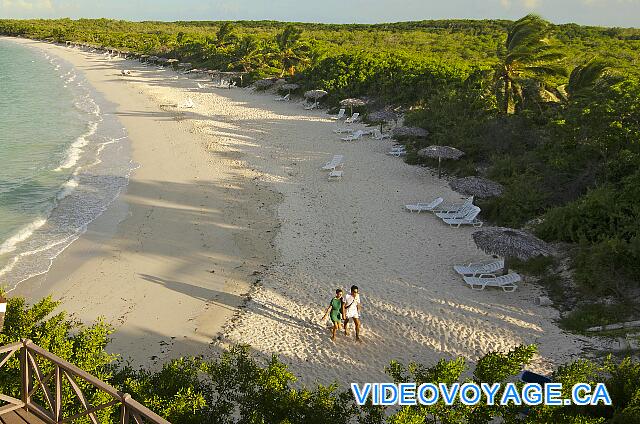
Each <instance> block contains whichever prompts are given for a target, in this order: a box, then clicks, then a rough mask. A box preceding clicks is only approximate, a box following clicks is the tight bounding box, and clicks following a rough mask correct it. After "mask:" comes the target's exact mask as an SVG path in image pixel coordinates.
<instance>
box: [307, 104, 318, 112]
mask: <svg viewBox="0 0 640 424" xmlns="http://www.w3.org/2000/svg"><path fill="white" fill-rule="evenodd" d="M317 107H318V103H314V104H312V105H309V106H305V107H304V109H305V110H313V109H315V108H317Z"/></svg>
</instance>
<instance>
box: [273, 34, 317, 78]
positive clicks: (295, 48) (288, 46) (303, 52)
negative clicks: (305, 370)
mask: <svg viewBox="0 0 640 424" xmlns="http://www.w3.org/2000/svg"><path fill="white" fill-rule="evenodd" d="M301 35H302V30H301V29H299V28H296V27H295V26H293V25H287V26H286V27H285V28H284V30H282V32H281V33H279V34H277V35H276V46H277V48H278V51H277V52H276V53H275V55H276V58H277V59H278V61H279V62H280V65H281V68H282V72H281V73H280V76H281V77H283V76H284V74H285V73H286V72H289V74H290V75H293V74H294V73H295V71H296V67H297V66H298V65H300V64H301V63H306V62H308V61H309V59H308V54H309V46H308V45H307V44H305V43H302V42H301V41H300V38H301Z"/></svg>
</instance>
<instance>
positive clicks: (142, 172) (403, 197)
mask: <svg viewBox="0 0 640 424" xmlns="http://www.w3.org/2000/svg"><path fill="white" fill-rule="evenodd" d="M33 43H35V42H33ZM44 45H45V46H50V45H47V44H44ZM51 48H52V49H60V50H62V51H64V52H66V53H65V54H67V55H70V56H73V55H78V56H82V55H87V56H88V57H90V59H87V60H89V61H91V60H94V61H96V62H95V63H96V64H97V65H101V66H103V68H102V71H103V73H104V71H107V72H111V74H110V77H109V78H106V77H105V76H104V75H103V76H102V77H101V78H103V79H108V80H111V84H112V85H111V86H109V87H113V90H119V91H120V92H121V93H120V94H121V95H122V96H123V98H124V99H126V100H127V101H130V102H131V105H134V106H137V108H133V107H129V108H128V109H127V110H125V108H123V107H122V106H120V107H119V110H118V113H119V114H120V117H121V119H122V120H123V124H125V127H127V128H128V129H129V126H130V125H131V126H132V128H131V129H130V130H129V136H130V138H131V144H132V148H133V154H134V160H136V155H138V157H139V158H141V159H144V160H146V161H147V162H146V164H147V166H144V165H145V164H144V163H143V164H142V165H143V166H142V167H141V168H140V169H138V170H137V171H136V172H134V174H133V175H132V177H131V181H130V185H129V187H128V189H127V193H125V194H124V195H123V196H122V197H121V199H122V201H123V202H124V204H120V203H119V207H118V208H117V209H116V208H112V209H110V211H108V212H107V213H105V215H103V217H101V218H100V221H101V222H98V220H97V221H96V222H95V224H94V225H93V228H95V229H96V230H95V231H92V232H90V231H87V235H86V236H85V237H84V238H83V239H82V243H83V244H82V245H80V244H78V242H76V244H74V245H73V246H72V248H74V251H75V252H76V253H75V254H74V255H71V253H69V254H68V257H69V258H72V257H75V259H76V260H77V262H76V263H75V264H74V266H77V267H78V269H76V270H75V271H74V273H72V276H71V277H65V275H64V272H65V270H64V267H62V266H59V267H58V269H59V271H58V272H59V274H57V275H58V276H57V277H56V278H57V279H58V280H59V281H62V280H66V281H64V282H60V283H58V284H57V285H56V287H55V292H56V293H63V294H64V295H65V297H64V303H63V306H64V308H65V309H68V310H69V309H70V308H69V306H68V305H71V306H72V308H71V310H72V311H73V312H76V313H78V312H81V314H79V316H80V317H81V318H82V319H83V320H85V318H86V317H90V316H92V317H93V318H95V315H97V312H98V311H102V310H105V308H106V306H105V301H114V302H116V303H117V304H118V305H119V308H118V311H119V314H115V313H114V314H111V317H112V319H115V320H116V322H118V323H119V322H120V321H118V320H119V319H120V320H121V321H122V323H121V325H120V329H121V330H122V329H126V331H128V334H126V336H127V337H129V339H128V340H127V339H126V337H124V338H123V337H122V332H121V333H120V338H118V337H119V336H118V333H116V337H115V341H114V343H113V345H112V346H111V349H112V350H113V349H114V348H115V349H116V350H120V351H127V352H128V351H134V352H136V343H135V342H137V341H138V339H139V340H143V341H144V342H145V343H147V341H151V343H147V344H148V345H151V344H153V343H155V342H157V346H154V347H149V346H147V348H146V349H142V348H138V350H137V353H138V354H139V355H138V357H139V358H144V357H145V355H146V358H147V361H148V358H149V357H152V356H155V357H156V359H154V360H153V361H156V360H157V359H166V358H168V357H173V356H175V355H178V354H192V353H194V352H195V353H201V352H203V351H204V350H206V349H207V346H208V345H209V344H210V342H211V340H212V339H215V338H217V337H218V334H220V339H219V341H218V342H216V343H214V344H213V345H212V348H213V349H217V348H223V347H225V346H228V345H232V344H235V343H247V344H250V345H251V346H252V348H253V349H254V350H255V351H256V352H258V353H261V354H264V355H270V354H272V353H275V354H278V355H279V356H280V359H281V360H282V361H283V362H285V363H286V364H287V365H289V366H290V367H291V371H292V372H293V373H294V374H295V375H296V376H298V377H299V378H300V381H301V382H304V383H307V384H312V383H314V382H319V383H324V384H326V383H330V382H332V381H338V382H340V383H345V382H349V381H384V380H385V378H386V377H385V375H384V372H383V370H384V367H385V366H387V365H388V364H389V362H390V361H391V360H398V361H401V362H405V363H407V362H410V361H415V362H420V363H424V364H433V363H435V362H436V361H437V360H439V359H442V358H445V359H450V358H453V357H457V356H463V357H465V358H467V359H469V360H470V361H474V360H476V359H477V358H478V357H479V356H482V355H483V354H485V353H487V352H489V351H492V350H500V351H505V350H508V349H511V348H513V347H515V346H516V345H518V344H528V343H536V344H538V345H539V355H538V356H537V358H536V359H535V361H534V363H533V364H532V367H531V369H533V370H537V371H541V372H545V371H546V370H549V369H550V368H551V367H552V366H554V365H557V364H559V363H563V362H567V361H569V360H571V359H573V358H574V357H575V356H576V355H579V354H581V353H582V352H583V351H584V350H585V349H588V348H590V347H592V346H593V345H595V344H597V342H595V341H594V339H589V338H586V337H582V336H577V335H573V334H568V333H565V332H564V331H562V330H560V329H559V328H558V326H557V325H556V324H555V320H556V319H557V317H558V312H557V311H556V310H555V309H553V308H550V307H540V306H536V305H535V304H534V302H533V299H534V298H535V297H537V296H539V295H540V294H541V288H539V287H538V286H534V285H531V284H527V282H526V281H525V282H524V283H523V284H520V286H519V288H518V290H517V291H516V292H513V293H503V292H502V291H500V290H484V291H475V290H471V289H470V288H468V287H467V286H466V285H465V284H464V283H463V282H462V281H461V279H460V278H459V277H458V276H457V275H455V273H454V272H453V271H452V265H454V264H460V263H468V262H472V261H479V260H487V259H488V257H487V255H485V254H483V253H482V252H480V251H479V250H478V249H477V248H476V247H475V244H474V243H473V241H472V238H471V234H472V233H473V231H475V229H474V228H459V229H453V228H449V227H448V226H445V225H443V224H442V222H439V221H438V220H436V219H434V217H433V216H431V215H429V214H410V213H408V212H406V211H404V210H403V208H402V205H404V204H407V203H411V202H415V201H425V200H430V199H433V198H434V197H438V196H442V197H444V198H445V199H447V200H448V201H456V200H458V199H459V198H460V195H458V194H457V193H455V192H453V191H452V190H451V189H450V188H449V187H448V185H447V183H446V180H444V179H443V180H439V179H438V178H437V177H435V176H434V175H433V172H432V171H430V170H428V169H426V168H421V167H416V166H411V165H408V164H406V163H404V161H402V160H400V159H397V158H392V157H390V156H389V155H386V154H385V153H386V152H388V150H389V148H390V145H391V143H390V142H389V141H381V142H378V141H373V140H369V139H366V140H363V141H359V142H356V143H343V142H341V141H339V138H338V137H337V136H336V135H335V134H333V132H332V131H331V129H332V125H335V124H334V121H331V120H330V119H328V117H327V115H326V114H325V113H324V111H304V110H302V109H301V108H300V106H299V105H297V104H295V103H294V102H291V103H287V102H274V101H273V97H274V96H273V95H272V94H269V93H267V94H260V93H255V92H252V91H249V90H243V89H233V90H215V89H210V88H207V89H204V90H198V89H197V88H196V82H197V81H196V80H194V79H189V78H187V77H184V76H180V75H178V74H176V73H173V72H171V71H167V70H158V69H156V68H155V67H145V66H142V65H141V64H139V63H137V62H132V61H126V62H125V61H120V60H114V61H107V60H106V59H103V60H100V58H99V57H94V56H91V55H89V54H86V53H82V52H79V51H78V50H72V49H67V48H65V47H61V46H52V47H51ZM91 58H92V59H91ZM78 60H79V59H78ZM125 67H126V69H131V70H132V76H131V77H124V78H123V77H120V76H117V75H113V74H114V72H115V71H119V70H120V69H124V68H125ZM91 72H95V73H97V74H98V76H99V75H102V74H100V69H94V70H91ZM114 78H115V79H114ZM105 83H106V81H105ZM187 98H192V99H193V102H194V104H195V106H194V108H192V109H177V110H173V111H167V110H162V109H161V108H160V105H163V104H181V103H183V102H184V101H185V100H186V99H187ZM134 127H136V128H137V131H133V132H135V134H132V130H133V128H134ZM142 127H143V128H142ZM134 137H135V138H134ZM149 137H153V141H149V139H148V138H149ZM157 146H161V147H160V148H158V147H157ZM165 149H169V150H170V153H167V152H165V151H164V150H165ZM334 154H344V155H345V161H346V164H345V173H344V177H343V179H342V180H340V181H335V182H328V181H327V178H326V174H325V173H324V172H322V171H321V170H320V167H321V166H322V164H323V163H325V162H326V161H327V160H329V159H330V158H331V156H332V155H334ZM194 162H196V163H197V164H196V165H194ZM173 165H175V166H183V167H187V168H188V177H189V178H184V176H183V178H182V180H181V181H180V184H174V183H169V181H170V180H171V176H172V173H171V172H170V171H171V167H172V166H173ZM194 167H195V168H194ZM192 168H194V169H192ZM196 170H197V171H199V172H201V173H200V174H197V175H194V174H195V173H196ZM152 174H153V175H155V178H154V177H153V175H152ZM148 191H151V192H152V194H153V195H152V196H151V195H149V194H148ZM185 191H189V192H190V193H189V194H185ZM212 196H213V197H215V199H213V198H212ZM194 198H195V199H198V201H197V202H195V201H192V200H191V199H194ZM201 202H202V203H201ZM127 208H128V210H126V209H127ZM117 211H120V212H119V213H120V214H121V216H124V217H125V219H124V220H123V221H122V222H121V223H120V224H114V223H115V222H116V221H117V220H118V218H117V216H116V215H117V213H116V212H117ZM163 212H164V214H163V216H162V218H161V219H158V214H160V213H163ZM112 213H113V214H114V215H111V214H112ZM108 214H109V215H108ZM202 215H205V218H203V217H202ZM109 217H111V218H110V219H111V221H110V222H111V225H115V226H116V227H117V232H116V236H114V237H110V236H108V234H107V233H108V231H106V232H104V233H102V232H101V231H99V225H102V224H104V225H107V224H106V223H103V222H102V221H109V219H108V218H109ZM213 218H215V220H214V219H213ZM198 219H200V220H199V221H197V223H198V225H196V227H198V228H199V230H198V231H193V230H194V228H192V227H190V226H181V224H182V223H183V222H184V221H190V220H198ZM192 224H194V223H192ZM107 226H108V225H107ZM174 227H179V228H174ZM204 227H206V228H207V231H208V232H207V234H216V236H218V237H220V238H215V239H210V237H204V239H200V237H201V235H200V234H201V233H202V231H203V230H202V228H204ZM93 228H90V230H93ZM183 230H184V231H183ZM187 230H189V231H187ZM131 233H133V234H131ZM189 234H192V235H193V236H194V237H195V238H193V239H190V237H189ZM134 235H135V236H134ZM102 237H104V239H103V238H102ZM167 237H168V238H170V239H171V241H172V242H173V244H178V246H174V245H171V246H165V248H166V249H165V250H162V249H158V248H156V247H155V246H153V245H152V244H151V243H152V242H153V241H154V240H155V242H157V243H165V242H166V240H164V239H165V238H167ZM225 237H227V238H225ZM114 240H115V241H114ZM127 240H128V241H129V242H130V244H127V243H125V241H127ZM169 247H171V249H169ZM72 248H70V249H72ZM174 251H178V252H182V253H183V254H184V255H183V257H182V258H181V259H182V260H181V261H176V260H175V258H171V253H172V252H174ZM211 253H214V254H213V255H212V254H211ZM83 255H86V256H91V257H90V258H87V259H85V257H84V256H83ZM92 255H93V256H92ZM131 257H133V258H134V259H135V260H132V259H131ZM170 258H171V260H173V267H172V268H171V269H167V267H165V266H164V264H163V263H162V261H165V260H169V259H170ZM190 261H195V262H197V264H198V266H199V267H200V269H199V270H198V271H196V270H194V269H193V268H192V267H191V266H189V265H191V264H186V263H187V262H190ZM68 263H71V262H68ZM205 264H206V266H205ZM91 267H94V269H91ZM202 268H205V269H202ZM74 269H75V268H74ZM142 269H145V270H146V269H155V270H157V271H158V272H159V273H163V274H166V275H172V276H173V277H171V278H169V277H166V276H158V275H153V274H150V273H149V271H144V272H142V271H141V270H142ZM96 270H97V271H96ZM114 270H115V271H114ZM210 270H214V271H215V273H213V274H210V273H209V272H208V271H210ZM96 272H107V273H109V272H111V273H113V274H114V276H115V277H117V278H112V279H111V280H113V279H115V280H116V281H118V285H116V286H114V287H113V289H110V288H109V287H107V288H105V287H102V286H101V283H104V282H109V281H111V280H110V279H109V278H107V277H105V276H100V277H97V278H94V277H95V275H94V274H95V273H96ZM201 273H205V274H207V275H204V276H203V275H201ZM222 273H225V278H223V279H219V278H220V276H221V274H222ZM51 275H54V274H51ZM80 277H83V278H82V279H81V281H80ZM51 279H52V280H53V279H54V278H53V277H51ZM214 279H215V281H213V280H214ZM225 279H226V280H227V281H224V280H225ZM69 280H75V282H73V281H69ZM122 281H126V282H128V283H123V282H122ZM227 282H230V284H229V285H228V286H225V284H226V283H227ZM130 283H134V284H135V286H134V287H130ZM215 284H217V286H214V285H215ZM352 284H357V285H358V286H359V287H360V291H361V293H362V298H363V339H364V340H365V342H364V343H363V344H361V345H358V344H355V343H354V342H352V341H351V340H349V339H346V338H345V337H344V336H342V335H340V336H339V337H338V340H337V342H336V343H335V344H334V343H331V342H330V341H329V335H330V333H329V331H328V328H327V327H326V325H325V323H321V322H320V321H319V318H320V316H321V315H322V312H323V308H324V307H325V305H326V304H328V301H329V299H330V298H331V297H332V295H333V290H335V288H336V287H343V288H348V287H349V286H350V285H352ZM115 289H117V290H119V291H125V292H126V295H127V296H130V297H126V296H125V297H121V296H120V293H119V292H118V293H114V291H117V290H115ZM160 290H162V292H161V293H158V291H160ZM94 291H97V293H96V292H94ZM83 296H86V299H88V300H85V298H84V297H83ZM146 296H154V299H156V300H157V307H156V308H150V307H147V306H145V305H144V304H141V303H145V302H147V301H148V300H147V299H146ZM166 296H169V297H170V298H171V299H165V297H166ZM120 297H121V300H119V299H120ZM129 299H133V300H131V301H130V300H129ZM176 302H191V303H189V304H190V305H196V307H201V308H202V310H200V315H198V316H199V318H196V317H194V316H192V315H190V312H189V311H190V310H189V308H187V307H184V306H183V305H181V306H180V307H178V308H175V309H176V310H175V312H176V314H175V315H176V317H178V318H182V319H183V321H182V322H181V323H180V325H178V323H173V322H171V320H167V319H166V317H164V316H163V317H159V316H158V310H160V311H163V312H164V311H167V310H170V308H172V307H173V306H175V305H176ZM128 303H132V304H133V305H134V306H135V308H134V310H133V311H131V312H130V311H128V310H127V309H126V306H127V304H128ZM240 306H241V308H240ZM240 309H241V310H242V314H238V312H239V310H240ZM82 314H84V315H82ZM185 319H186V322H184V320H185ZM145 320H153V323H148V322H145ZM194 320H196V321H197V324H193V321H194ZM167 325H169V327H171V328H170V329H166V328H165V326H167ZM195 328H198V329H199V330H198V331H197V332H195V331H194V332H193V333H192V334H190V335H189V336H185V337H183V334H179V332H180V331H187V330H194V329H195ZM203 328H204V329H205V330H201V329H203ZM172 331H173V333H171V332H172ZM203 332H206V334H205V335H203ZM196 333H197V334H196ZM172 334H178V335H175V336H172ZM171 337H176V339H177V338H178V337H180V338H181V339H180V340H179V341H178V342H180V343H179V344H178V342H176V341H175V340H176V339H173V338H171ZM182 339H186V340H182ZM160 342H162V343H164V344H161V343H160ZM172 343H173V344H172ZM152 351H153V352H156V353H152ZM157 352H160V353H159V354H158V353H157ZM153 361H152V362H153Z"/></svg>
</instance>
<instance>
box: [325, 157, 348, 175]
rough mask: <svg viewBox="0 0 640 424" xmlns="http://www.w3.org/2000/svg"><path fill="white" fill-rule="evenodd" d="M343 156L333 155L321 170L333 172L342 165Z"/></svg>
mask: <svg viewBox="0 0 640 424" xmlns="http://www.w3.org/2000/svg"><path fill="white" fill-rule="evenodd" d="M342 159H344V156H343V155H335V156H334V157H333V158H332V159H331V160H330V161H329V162H327V163H325V164H324V166H323V167H322V169H324V170H325V171H334V170H335V169H336V168H337V167H338V166H340V165H342Z"/></svg>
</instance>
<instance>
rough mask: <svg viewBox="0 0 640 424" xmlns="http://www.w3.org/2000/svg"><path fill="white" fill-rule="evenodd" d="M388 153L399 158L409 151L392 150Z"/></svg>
mask: <svg viewBox="0 0 640 424" xmlns="http://www.w3.org/2000/svg"><path fill="white" fill-rule="evenodd" d="M387 154H388V155H391V156H395V157H397V158H399V157H400V156H404V155H406V154H407V151H406V150H401V149H398V150H391V151H390V152H387Z"/></svg>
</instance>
